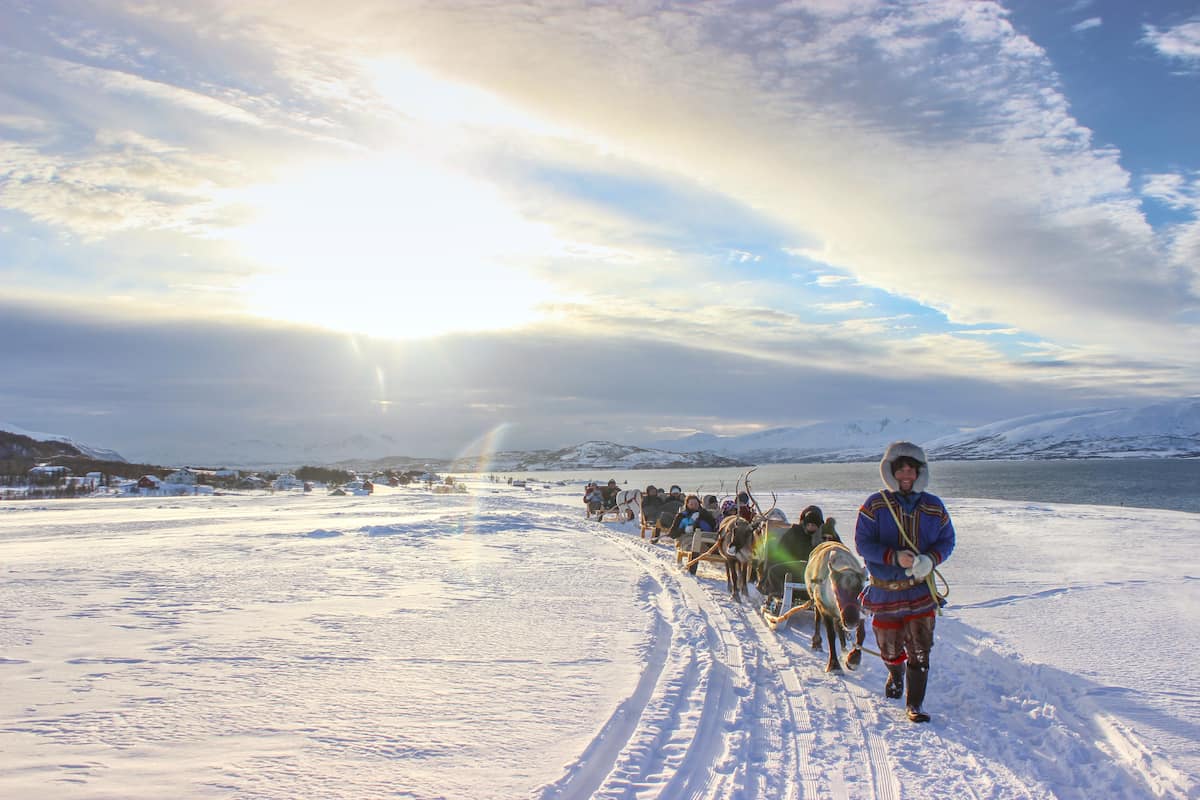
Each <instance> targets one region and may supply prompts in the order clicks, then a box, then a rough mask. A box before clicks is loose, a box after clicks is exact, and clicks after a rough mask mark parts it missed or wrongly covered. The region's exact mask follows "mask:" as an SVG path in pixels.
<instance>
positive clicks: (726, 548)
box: [717, 516, 755, 603]
mask: <svg viewBox="0 0 1200 800" xmlns="http://www.w3.org/2000/svg"><path fill="white" fill-rule="evenodd" d="M754 544H755V528H754V525H752V524H751V523H749V522H747V521H746V520H744V519H742V518H741V517H738V516H732V517H726V518H725V519H723V520H721V523H720V525H719V526H718V528H717V546H718V548H719V552H720V553H721V556H722V557H723V558H724V559H725V583H726V585H727V586H728V587H729V596H730V597H732V598H733V599H734V600H736V601H737V602H739V603H740V602H741V601H742V595H743V594H745V593H746V587H747V586H748V584H749V583H750V575H751V570H752V568H753V559H754Z"/></svg>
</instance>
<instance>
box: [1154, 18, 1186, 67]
mask: <svg viewBox="0 0 1200 800" xmlns="http://www.w3.org/2000/svg"><path fill="white" fill-rule="evenodd" d="M1143 32H1144V35H1143V36H1142V41H1143V42H1144V43H1145V44H1148V45H1150V46H1151V47H1153V48H1154V49H1155V50H1157V51H1158V53H1159V55H1162V56H1164V57H1166V58H1171V59H1175V60H1178V61H1185V62H1188V63H1196V62H1200V18H1195V19H1191V20H1189V21H1187V22H1184V23H1181V24H1179V25H1175V26H1173V27H1169V28H1159V27H1158V26H1156V25H1146V26H1144V27H1143Z"/></svg>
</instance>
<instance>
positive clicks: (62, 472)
mask: <svg viewBox="0 0 1200 800" xmlns="http://www.w3.org/2000/svg"><path fill="white" fill-rule="evenodd" d="M69 474H71V471H70V470H69V469H67V468H66V467H58V466H53V465H50V464H39V465H38V466H36V467H34V468H33V469H31V470H29V477H30V479H31V480H37V479H39V478H40V479H45V478H65V477H66V476H67V475H69Z"/></svg>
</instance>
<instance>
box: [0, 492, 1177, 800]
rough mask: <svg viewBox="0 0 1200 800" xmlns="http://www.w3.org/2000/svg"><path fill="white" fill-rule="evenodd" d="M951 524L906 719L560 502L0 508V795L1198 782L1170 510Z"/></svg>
mask: <svg viewBox="0 0 1200 800" xmlns="http://www.w3.org/2000/svg"><path fill="white" fill-rule="evenodd" d="M861 499H862V496H861V495H858V494H855V495H853V496H852V495H851V494H849V493H834V492H826V493H822V494H820V495H816V494H812V493H804V492H795V493H789V494H784V495H781V496H780V500H779V502H780V507H781V508H783V509H784V510H785V511H787V512H788V513H789V515H791V516H795V514H796V512H797V511H798V510H799V508H801V507H802V506H803V505H805V504H807V503H809V502H817V503H819V504H821V505H822V506H823V507H824V508H825V510H826V513H827V514H832V515H834V516H836V517H837V518H838V519H839V521H840V524H839V529H840V530H841V531H842V533H843V536H846V537H847V538H849V534H850V533H851V531H852V529H853V519H854V513H855V510H856V508H857V504H858V503H859V502H860V501H861ZM950 510H951V514H952V515H953V517H954V520H955V524H956V527H957V529H958V532H959V544H958V550H957V552H956V553H955V555H954V557H953V558H952V559H951V560H950V561H949V562H948V563H947V564H946V566H945V569H944V573H945V575H946V577H947V578H948V580H949V581H950V583H951V594H950V606H949V607H948V608H947V611H946V614H945V616H943V617H942V618H941V620H940V621H939V623H938V641H937V646H936V647H935V649H934V653H933V670H932V673H931V690H930V698H929V701H928V702H927V704H926V707H927V709H928V710H929V711H930V712H931V713H932V714H933V722H932V724H930V725H924V726H915V725H912V724H910V723H908V722H906V721H902V708H901V706H900V705H899V704H898V702H897V701H888V700H885V699H884V698H883V697H882V693H881V691H880V690H881V687H882V684H883V680H884V670H883V669H882V667H881V666H880V664H879V663H878V661H877V660H876V659H875V658H874V657H871V656H868V657H866V658H865V659H864V663H863V666H862V668H861V669H860V670H858V671H857V672H853V673H846V674H845V675H827V674H826V673H825V672H824V671H823V668H824V664H825V657H824V655H822V654H817V653H813V652H812V651H811V649H810V648H809V647H808V639H809V633H810V631H809V625H810V623H809V622H808V620H810V619H811V618H809V617H804V616H802V617H801V618H800V620H799V623H798V624H797V625H794V626H793V627H792V628H790V629H786V630H783V631H780V632H778V633H772V632H770V631H769V630H768V629H767V628H766V627H765V626H764V625H763V623H762V622H761V620H760V619H759V618H758V616H757V615H756V614H755V613H754V612H753V610H752V609H751V608H750V607H749V606H739V605H736V604H733V603H731V602H730V601H729V600H728V599H727V598H726V597H725V596H724V592H723V578H721V577H720V576H719V575H718V573H717V571H716V569H715V568H714V567H713V566H712V565H710V564H702V565H701V572H700V575H699V577H698V578H693V577H691V576H689V575H687V574H686V573H683V572H681V571H680V570H679V569H678V568H677V567H676V566H675V561H674V558H673V554H672V553H670V552H668V551H667V550H666V549H665V548H663V547H661V546H657V545H650V544H649V543H647V542H645V541H643V540H641V539H640V538H639V537H638V532H637V528H636V526H634V525H633V524H630V523H627V524H615V523H613V524H609V523H606V524H599V523H596V522H590V521H587V520H585V519H584V516H583V513H582V505H581V503H580V502H579V487H554V488H545V487H538V488H536V489H532V490H521V489H514V488H512V487H508V486H492V485H490V484H482V483H475V484H472V486H471V494H469V495H433V494H430V493H426V492H424V491H421V490H417V489H397V490H387V489H386V488H382V487H381V488H380V489H378V490H377V492H376V494H375V495H374V496H371V497H353V496H350V497H328V496H313V495H304V494H300V493H296V494H286V495H284V494H276V495H274V496H267V495H253V496H251V495H246V496H217V497H195V498H193V497H189V498H180V499H177V500H176V499H162V498H141V499H116V498H108V499H92V500H74V501H71V500H62V501H51V502H44V503H37V502H32V501H27V502H8V503H5V504H3V505H0V754H2V758H0V797H5V798H9V797H12V798H38V797H54V798H60V797H61V798H143V797H144V798H162V797H172V798H192V797H254V798H294V797H322V798H326V797H328V798H333V797H344V798H368V797H383V796H389V797H410V798H433V797H447V798H462V797H470V798H492V797H496V798H510V797H538V798H552V797H564V798H586V797H608V798H632V797H661V798H677V797H700V798H745V799H749V798H800V797H803V798H809V797H813V798H889V799H895V800H899V799H900V798H955V800H957V799H958V798H994V799H995V800H1001V799H1002V798H1003V799H1004V800H1007V799H1008V798H1079V799H1080V800H1083V799H1084V798H1087V800H1091V799H1092V798H1100V797H1103V798H1145V797H1171V798H1180V797H1189V798H1194V797H1198V796H1200V789H1198V777H1197V776H1198V775H1200V747H1198V745H1197V742H1198V741H1200V668H1198V666H1197V664H1198V663H1200V644H1198V642H1200V635H1198V634H1200V625H1198V623H1197V621H1196V617H1195V609H1196V608H1197V607H1198V606H1200V602H1198V601H1200V584H1198V577H1200V563H1198V559H1197V557H1196V552H1197V545H1198V543H1200V515H1196V514H1186V513H1180V512H1169V511H1153V510H1136V509H1129V508H1112V507H1105V508H1100V507H1094V506H1067V505H1056V506H1050V505H1035V504H1022V503H1005V502H999V501H990V500H989V501H985V500H970V501H963V500H960V501H956V502H954V503H953V504H952V505H951V509H950ZM873 644H874V643H873V641H872V640H871V639H870V638H868V645H872V646H873Z"/></svg>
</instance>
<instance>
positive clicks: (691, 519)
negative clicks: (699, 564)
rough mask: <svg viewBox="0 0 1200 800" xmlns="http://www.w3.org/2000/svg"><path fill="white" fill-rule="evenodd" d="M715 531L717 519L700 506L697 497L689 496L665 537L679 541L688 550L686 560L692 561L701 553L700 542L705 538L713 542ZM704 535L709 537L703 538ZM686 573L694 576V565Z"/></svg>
mask: <svg viewBox="0 0 1200 800" xmlns="http://www.w3.org/2000/svg"><path fill="white" fill-rule="evenodd" d="M716 531H717V518H716V517H714V516H713V514H712V512H711V511H709V510H708V509H707V508H704V507H703V506H702V505H701V504H700V498H699V497H698V496H696V495H694V494H689V495H688V496H687V499H686V500H684V501H683V508H681V509H679V513H677V514H676V515H675V519H674V520H672V521H671V530H670V531H669V532H668V534H667V535H668V536H670V537H671V538H672V539H678V540H680V541H681V543H682V544H683V545H684V546H685V547H687V548H688V560H689V561H693V560H695V559H696V557H697V556H699V555H700V553H702V552H703V550H701V549H700V548H701V542H702V541H703V540H704V539H705V538H707V539H709V540H710V541H715V538H714V536H713V534H715V533H716ZM706 533H707V534H709V536H707V537H705V536H704V534H706ZM688 572H690V573H692V574H693V575H695V574H696V565H695V564H692V565H691V566H690V567H689V568H688Z"/></svg>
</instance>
